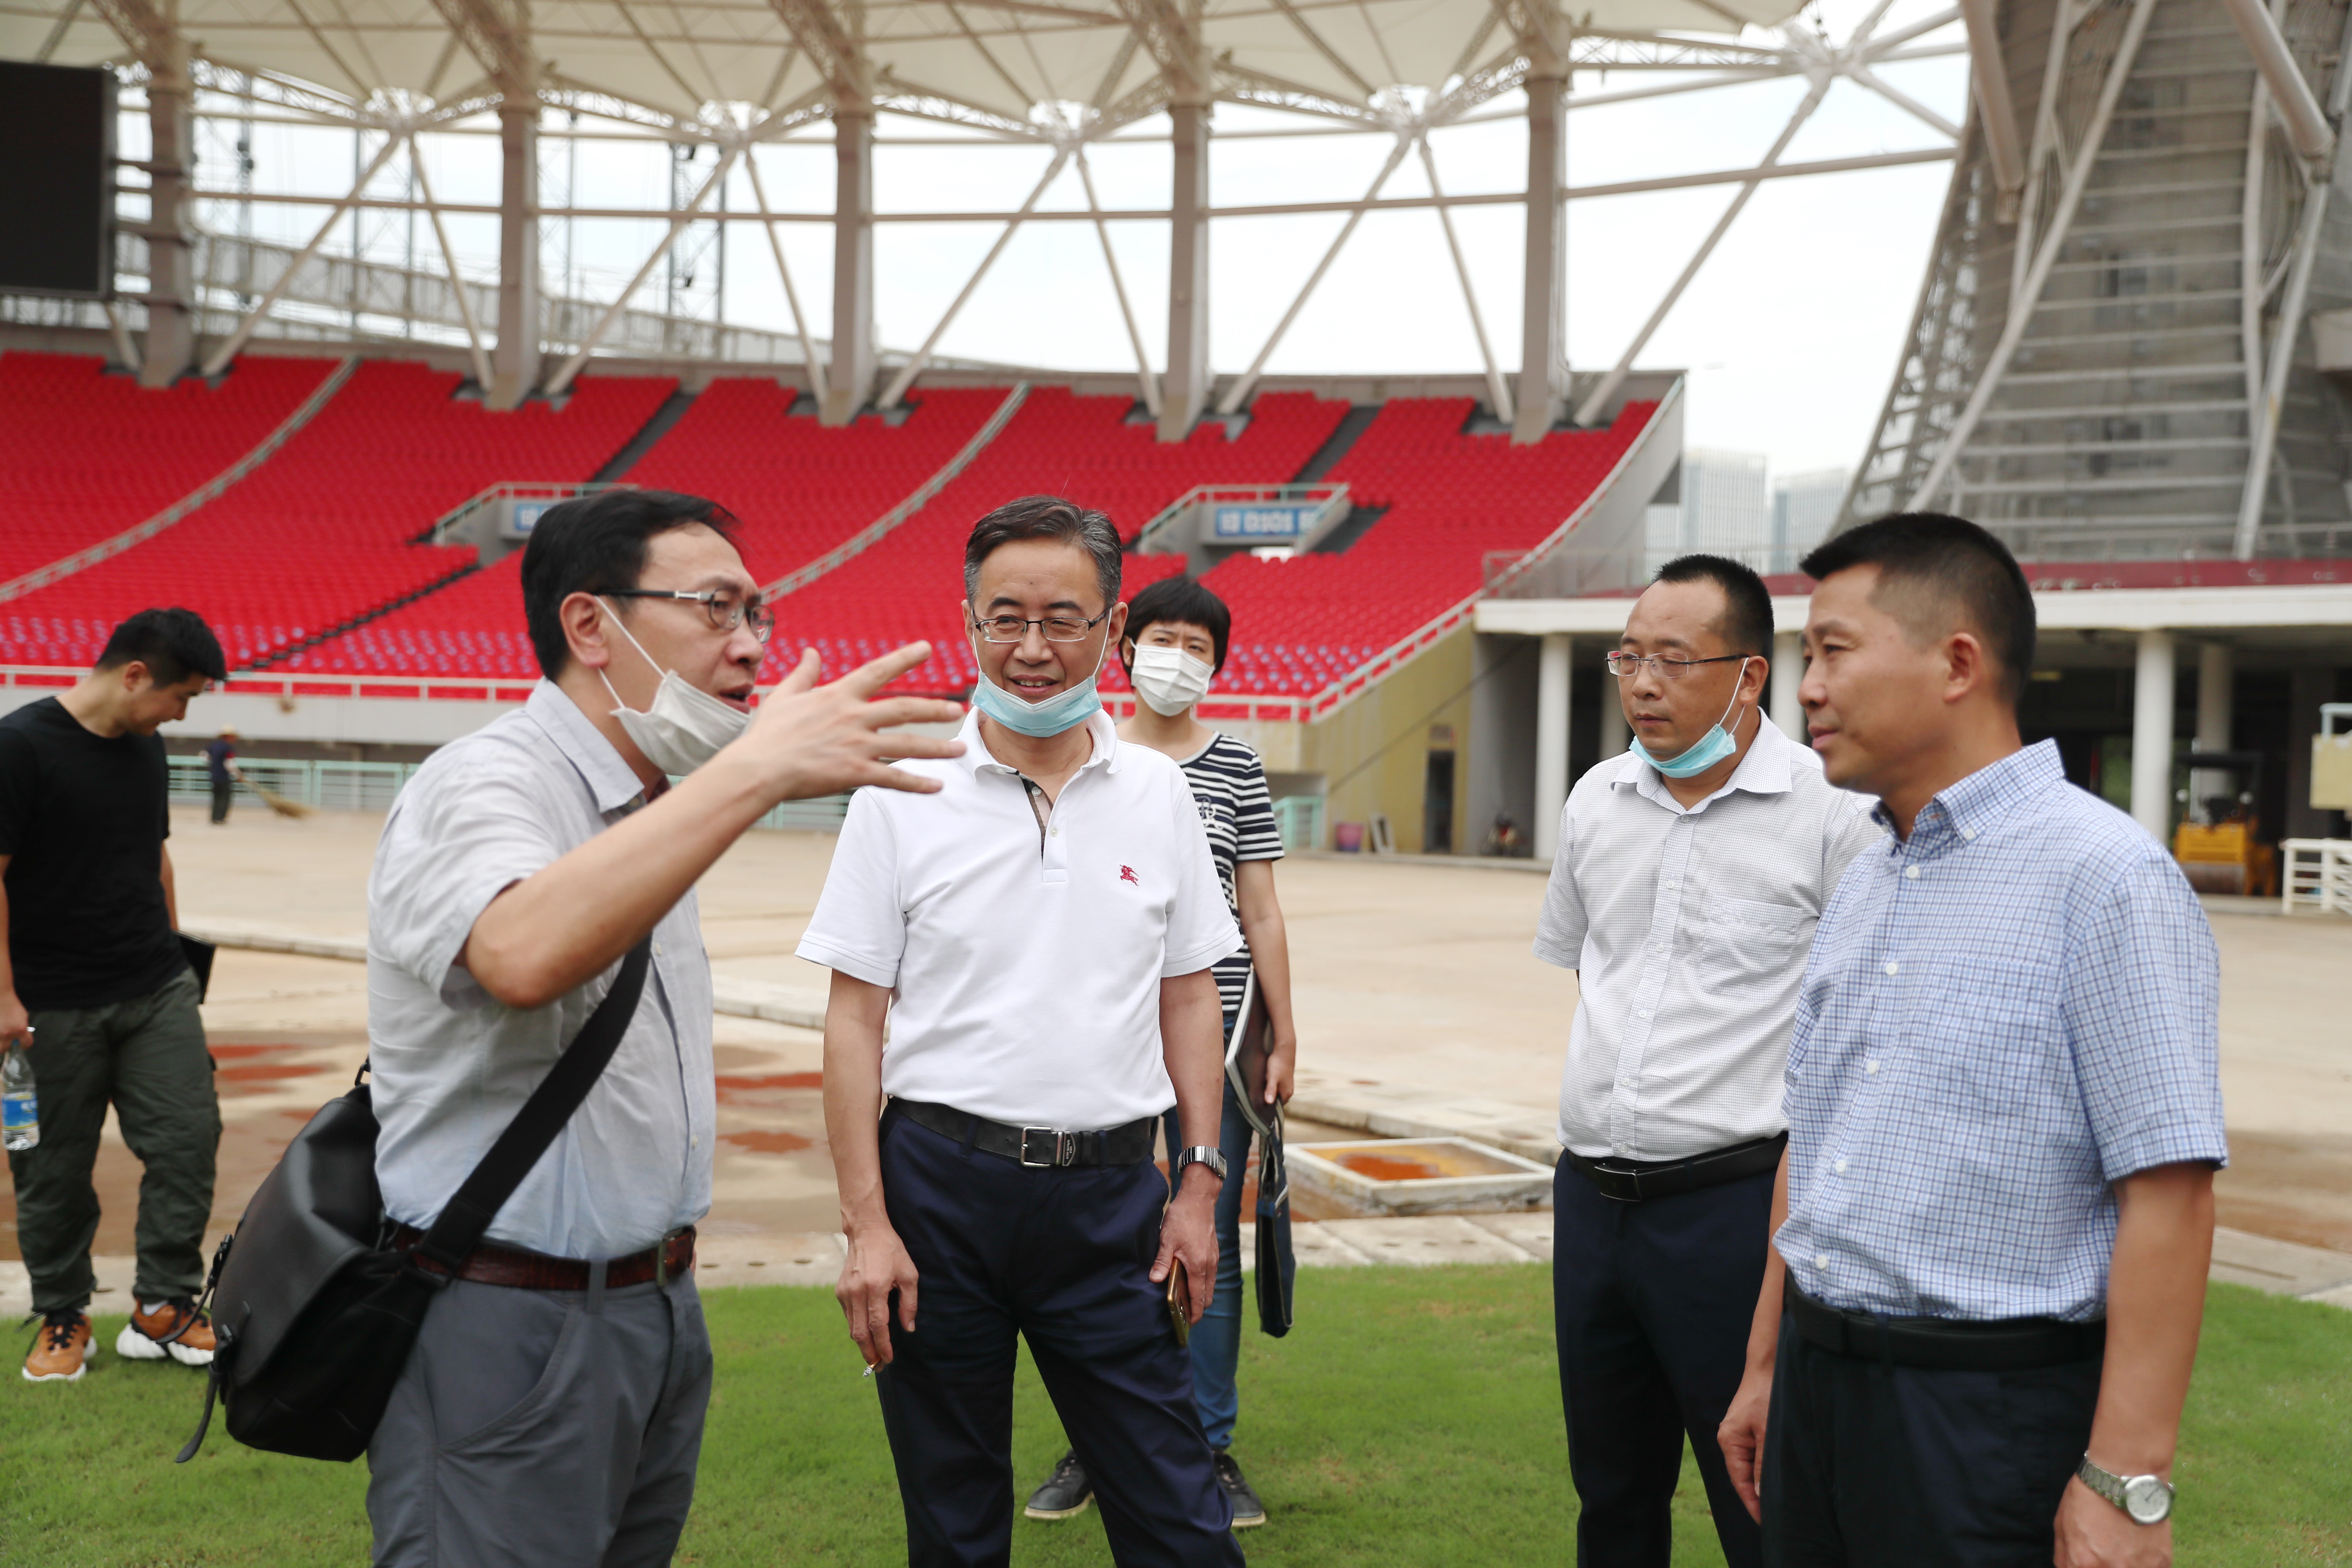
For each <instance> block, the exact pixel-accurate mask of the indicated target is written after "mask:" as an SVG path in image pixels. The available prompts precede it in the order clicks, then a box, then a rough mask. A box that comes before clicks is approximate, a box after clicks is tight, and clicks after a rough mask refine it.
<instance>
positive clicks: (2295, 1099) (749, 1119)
mask: <svg viewBox="0 0 2352 1568" xmlns="http://www.w3.org/2000/svg"><path fill="white" fill-rule="evenodd" d="M381 820H382V819H381V817H380V816H373V815H369V814H361V813H321V814H319V815H317V816H311V817H309V818H306V819H303V820H299V821H290V820H285V819H281V818H277V817H273V816H268V815H266V814H262V813H258V812H254V811H240V812H239V813H238V814H237V815H236V817H235V818H234V819H233V820H232V822H231V823H230V824H229V825H228V826H226V827H222V828H214V827H212V826H209V825H208V824H207V823H206V822H205V816H204V813H203V812H201V811H199V810H194V809H188V810H181V811H176V812H175V813H174V814H173V839H172V843H171V847H172V851H173V862H174V865H175V866H176V868H177V870H178V879H179V889H180V900H181V910H182V918H183V923H184V924H185V925H186V926H188V927H190V928H191V929H199V930H201V929H207V928H209V929H212V930H214V931H218V932H221V933H223V934H233V933H246V934H248V935H250V934H253V933H264V934H266V935H267V936H268V937H269V938H271V939H276V940H282V939H284V938H288V937H299V938H302V939H304V940H306V941H309V942H314V943H316V944H317V945H318V946H320V948H321V949H322V950H323V951H337V952H356V951H357V950H358V946H359V944H360V942H361V941H362V938H363V934H364V931H365V928H366V896H365V889H366V878H367V870H368V865H369V861H370V858H371V857H372V855H373V849H374V844H375V837H376V833H377V831H378V828H379V826H381ZM833 842H834V841H833V839H832V837H830V836H828V835H824V834H808V833H783V832H773V833H755V834H752V835H751V836H749V837H746V838H745V839H744V840H743V841H742V842H741V843H740V845H739V846H738V847H736V848H735V849H734V850H732V851H731V852H730V854H729V855H728V856H727V857H726V858H724V859H723V860H722V861H720V862H719V865H718V866H717V867H715V868H713V869H712V871H711V873H710V874H709V876H708V877H707V878H705V879H704V880H703V883H702V885H701V889H700V894H701V900H702V916H703V930H704V936H705V941H706V942H707V944H708V945H709V951H710V956H711V962H712V966H713V970H714V973H715V977H716V979H717V982H718V985H719V993H720V996H721V1005H722V1007H724V1008H730V1009H731V1010H732V1011H733V1012H735V1013H738V1014H748V1013H755V1012H756V1013H761V1014H764V1015H765V1016H721V1017H720V1018H719V1020H718V1026H717V1039H718V1046H719V1050H718V1058H719V1075H720V1076H719V1099H720V1111H719V1115H720V1126H721V1139H722V1142H723V1147H722V1149H721V1150H720V1152H719V1164H718V1171H717V1178H716V1184H715V1189H714V1205H713V1209H712V1214H711V1217H710V1219H709V1222H708V1223H707V1224H706V1226H705V1227H704V1228H705V1234H706V1235H707V1236H709V1237H710V1252H709V1257H710V1259H711V1260H712V1261H714V1262H716V1263H718V1264H719V1268H718V1269H717V1270H715V1271H714V1275H717V1274H724V1273H727V1272H729V1271H730V1269H729V1267H728V1266H729V1264H730V1262H732V1263H733V1265H734V1266H735V1268H739V1269H740V1270H743V1271H744V1272H745V1273H747V1274H748V1272H749V1270H750V1269H751V1267H752V1265H753V1264H754V1263H757V1264H758V1265H759V1266H760V1267H761V1268H763V1269H765V1268H774V1269H775V1270H776V1273H775V1274H773V1275H769V1276H764V1277H769V1278H782V1277H784V1276H785V1275H786V1274H788V1273H790V1272H792V1271H793V1270H795V1269H798V1268H809V1269H814V1270H816V1271H817V1272H819V1273H824V1274H825V1276H826V1277H827V1278H829V1277H830V1276H829V1273H828V1272H827V1270H829V1269H830V1268H831V1264H830V1263H829V1262H826V1261H825V1260H824V1258H823V1257H822V1256H821V1254H822V1253H823V1250H824V1247H826V1246H829V1245H830V1243H829V1242H828V1241H827V1240H826V1233H829V1232H830V1231H831V1230H832V1228H833V1226H834V1225H835V1197H834V1190H833V1179H832V1168H831V1163H830V1162H829V1160H828V1159H827V1158H826V1155H825V1152H824V1125H823V1115H822V1110H821V1106H820V1102H819V1095H818V1089H817V1074H818V1070H819V1068H820V1067H821V1065H822V1049H821V1040H820V1037H819V1036H818V1035H817V1033H816V1032H815V1031H814V1029H813V1028H809V1027H803V1026H797V1025H795V1024H792V1023H782V1022H775V1021H772V1020H773V1019H776V1018H794V1019H801V1020H803V1021H806V1022H809V1023H814V1021H815V1019H816V1018H817V1017H818V1016H820V1015H821V1010H822V1005H823V996H824V983H825V980H824V972H822V971H820V970H818V969H815V968H814V967H813V966H811V965H809V964H806V963H803V962H801V961H800V960H799V959H797V958H794V957H793V955H792V949H793V944H794V942H796V941H797V940H798V938H799V936H800V934H801V931H802V930H803V927H804V926H805V924H806V922H807V921H808V918H809V915H810V913H811V911H812V910H813V909H814V903H815V899H816V895H817V891H818V889H819V887H820V886H821V884H822V880H823V878H824V869H825V866H826V864H827V862H828V860H829V858H830V856H831V853H832V848H833ZM1278 881H1279V886H1280V889H1281V894H1282V900H1283V908H1284V912H1285V914H1286V917H1287V920H1288V922H1289V927H1290V936H1291V951H1292V956H1293V964H1294V968H1295V970H1296V973H1297V982H1296V984H1297V1013H1298V1018H1299V1030H1300V1037H1301V1048H1300V1056H1301V1068H1300V1079H1301V1090H1300V1100H1299V1102H1298V1104H1297V1108H1296V1110H1298V1111H1300V1112H1303V1113H1304V1115H1303V1116H1300V1117H1297V1118H1296V1119H1295V1121H1296V1125H1295V1126H1294V1139H1295V1140H1296V1141H1301V1142H1304V1141H1311V1140H1314V1139H1316V1138H1318V1137H1332V1138H1342V1137H1347V1136H1350V1135H1351V1133H1350V1132H1349V1131H1347V1130H1350V1129H1368V1130H1370V1131H1373V1132H1376V1133H1381V1134H1397V1135H1402V1134H1412V1135H1423V1134H1428V1133H1433V1132H1451V1131H1472V1132H1475V1133H1476V1134H1477V1135H1479V1136H1482V1137H1484V1138H1486V1139H1487V1140H1488V1141H1490V1142H1496V1143H1499V1144H1501V1145H1503V1146H1505V1147H1508V1148H1514V1149H1516V1150H1517V1151H1518V1152H1523V1153H1528V1154H1541V1153H1543V1152H1545V1151H1547V1150H1548V1149H1549V1146H1550V1142H1551V1140H1550V1127H1551V1121H1552V1105H1553V1100H1554V1096H1555V1093H1556V1089H1557V1086H1558V1081H1559V1068H1560V1058H1561V1054H1562V1052H1563V1050H1564V1048H1565V1045H1566V1038H1567V1029H1568V1022H1569V1019H1570V1016H1571V1015H1572V1013H1573V1011H1574V1008H1575V1005H1576V980H1575V977H1574V976H1573V975H1572V974H1569V973H1564V972H1562V971H1559V970H1555V969H1552V968H1550V967H1549V966H1547V965H1545V964H1542V963H1538V962H1537V961H1536V960H1535V959H1534V958H1533V957H1532V956H1531V955H1530V953H1529V952H1528V942H1529V940H1530V938H1531V935H1532V933H1533V931H1534V927H1535V920H1536V915H1537V910H1538V905H1539V903H1540V900H1541V896H1542V891H1543V879H1542V877H1541V876H1540V875H1538V874H1535V873H1533V872H1530V871H1526V870H1518V869H1504V868H1499V867H1493V866H1491V865H1490V866H1486V867H1465V866H1462V865H1458V864H1453V865H1449V864H1444V863H1442V862H1439V863H1432V862H1428V861H1421V860H1414V861H1410V862H1403V861H1382V860H1376V859H1366V858H1358V857H1352V856H1303V857H1297V858H1293V859H1291V860H1289V861H1286V863H1285V864H1284V865H1283V867H1282V868H1281V869H1280V872H1279V874H1278ZM2212 918H2213V927H2214V935H2215V938H2216V940H2217V942H2219V944H2220V948H2221V978H2222V1022H2221V1050H2222V1074H2223V1089H2224V1093H2225V1095H2226V1097H2227V1103H2228V1107H2229V1120H2230V1128H2231V1150H2232V1163H2231V1169H2230V1170H2229V1171H2228V1172H2226V1173H2224V1174H2223V1175H2222V1177H2221V1182H2220V1185H2219V1189H2218V1190H2219V1194H2220V1204H2221V1221H2222V1224H2223V1225H2224V1226H2229V1227H2231V1228H2232V1229H2233V1230H2234V1231H2239V1232H2243V1233H2247V1235H2248V1237H2249V1240H2248V1241H2247V1242H2246V1243H2244V1244H2243V1245H2240V1244H2237V1243H2234V1242H2233V1243H2231V1244H2230V1245H2231V1247H2236V1249H2237V1250H2236V1251H2235V1252H2231V1257H2232V1258H2237V1257H2238V1255H2239V1254H2240V1253H2242V1254H2243V1258H2242V1259H2241V1260H2240V1261H2241V1262H2242V1264H2243V1266H2244V1269H2245V1270H2246V1271H2247V1272H2246V1278H2247V1279H2248V1281H2249V1282H2255V1281H2257V1280H2259V1279H2261V1278H2263V1274H2264V1271H2265V1270H2268V1272H2269V1273H2270V1274H2272V1275H2274V1276H2276V1277H2277V1278H2278V1279H2282V1280H2289V1279H2291V1280H2293V1281H2296V1282H2298V1283H2297V1284H2296V1285H2295V1287H2294V1288H2295V1289H2296V1293H2298V1294H2301V1293H2305V1292H2306V1291H2310V1290H2314V1289H2316V1288H2317V1287H2319V1286H2321V1285H2327V1284H2329V1283H2330V1281H2331V1279H2332V1282H2333V1284H2336V1285H2340V1284H2342V1283H2344V1282H2346V1281H2347V1280H2352V1260H2347V1267H2346V1268H2343V1269H2342V1270H2340V1271H2339V1272H2337V1273H2336V1274H2335V1275H2333V1276H2331V1273H2330V1271H2331V1269H2332V1268H2333V1267H2334V1266H2333V1265H2332V1264H2331V1262H2330V1261H2329V1259H2327V1258H2325V1257H2320V1258H2312V1257H2309V1256H2306V1255H2305V1253H2303V1252H2301V1251H2299V1250H2294V1248H2295V1247H2304V1248H2308V1247H2318V1248H2323V1249H2326V1250H2327V1251H2328V1252H2332V1253H2337V1254H2352V1031H2347V1028H2346V1027H2345V1025H2344V1023H2343V1018H2342V1012H2343V1008H2344V1005H2345V1001H2346V1000H2347V997H2346V995H2345V994H2344V993H2342V992H2341V991H2340V990H2339V989H2337V987H2340V985H2341V984H2342V981H2343V977H2344V976H2345V975H2346V974H2347V973H2352V920H2345V919H2343V918H2341V917H2336V916H2316V915H2313V916H2298V917H2295V918H2293V919H2287V918H2282V917H2278V916H2274V915H2264V914H2255V913H2250V912H2239V910H2231V911H2229V912H2223V913H2216V914H2215V915H2214V916H2213V917H2212ZM366 1004H367V997H366V984H365V976H364V972H363V971H362V968H361V966H360V965H359V964H357V963H352V962H349V961H348V959H341V958H331V957H318V956H309V955H305V954H302V953H293V952H257V951H250V950H245V949H239V948H225V949H224V950H223V951H222V952H221V954H220V956H219V961H218V966H217V968H216V969H215V974H214V979H213V989H212V994H211V997H210V999H209V1001H208V1002H207V1004H206V1005H205V1025H206V1028H207V1031H208V1033H209V1035H210V1037H211V1038H212V1040H213V1042H214V1054H215V1057H216V1058H218V1059H219V1062H220V1068H221V1072H220V1085H221V1091H222V1110H223V1113H224V1119H225V1121H226V1127H227V1131H226V1136H225V1139H224V1143H223V1148H222V1155H221V1169H220V1182H219V1188H218V1191H217V1193H216V1195H215V1206H214V1224H215V1227H216V1228H218V1229H226V1228H227V1227H228V1226H231V1225H233V1224H234V1223H235V1220H236V1215H238V1214H239V1213H240V1212H241V1211H242V1209H243V1207H244V1205H245V1201H246V1199H247V1196H248V1195H249V1194H250V1193H251V1191H252V1188H253V1185H254V1184H256V1183H257V1181H258V1180H259V1179H260V1178H261V1176H262V1175H263V1174H264V1173H266V1172H267V1171H268V1168H269V1166H270V1165H271V1163H273V1162H274V1161H275V1159H276V1158H277V1155H278V1151H279V1150H281V1149H282V1148H283V1147H284V1146H285V1143H286V1141H287V1140H288V1139H289V1138H290V1137H291V1136H292V1135H293V1133H294V1132H295V1131H296V1130H298V1129H299V1126H300V1125H301V1122H302V1121H303V1120H304V1119H305V1118H307V1117H308V1116H309V1115H310V1113H311V1111H313V1110H315V1109H316V1108H317V1107H318V1106H319V1105H320V1103H322V1102H323V1101H324V1100H327V1099H329V1098H331V1097H332V1096H333V1095H335V1094H337V1093H340V1092H341V1090H342V1089H343V1088H344V1087H345V1086H347V1085H348V1084H349V1083H350V1082H351V1080H352V1072H353V1070H354V1069H355V1068H357V1066H358V1065H359V1062H360V1061H361V1059H362V1058H363V1057H364V1055H365V1049H366ZM2331 1019H2332V1020H2333V1021H2332V1022H2331V1021H2330V1020H2331ZM1352 1135H1360V1133H1355V1134H1352ZM137 1182H138V1167H137V1164H136V1163H135V1162H134V1161H132V1160H131V1156H130V1153H129V1152H128V1151H127V1150H125V1149H124V1148H122V1146H121V1142H120V1139H119V1137H117V1136H115V1135H114V1134H113V1133H112V1132H111V1131H110V1135H109V1138H108V1142H107V1147H106V1149H105V1151H104V1152H103V1154H102V1156H101V1162H100V1193H101V1199H102V1202H103V1204H104V1206H105V1217H104V1219H103V1221H102V1223H101V1225H100V1234H99V1238H98V1245H97V1251H98V1252H99V1253H100V1254H102V1255H108V1256H120V1255H122V1254H127V1253H128V1252H129V1251H130V1250H131V1217H132V1205H133V1200H134V1194H135V1192H136V1187H137ZM1301 1212H1302V1217H1306V1218H1327V1217H1328V1218H1335V1219H1336V1218H1339V1217H1340V1216H1341V1215H1343V1214H1344V1211H1343V1210H1341V1209H1339V1208H1338V1207H1337V1206H1328V1207H1318V1206H1317V1205H1315V1203H1314V1201H1313V1199H1312V1198H1311V1197H1308V1198H1307V1200H1306V1201H1305V1203H1304V1205H1303V1206H1302V1211H1301ZM14 1217H15V1207H14V1198H13V1194H6V1195H5V1196H4V1197H0V1258H5V1259H13V1258H16V1237H15V1225H14ZM1464 1223H1467V1222H1459V1221H1443V1222H1440V1221H1415V1222H1391V1224H1402V1225H1417V1226H1422V1227H1423V1229H1428V1228H1429V1227H1430V1226H1436V1228H1437V1230H1438V1231H1443V1232H1444V1233H1445V1234H1447V1235H1449V1236H1452V1237H1454V1240H1453V1242H1450V1243H1448V1244H1446V1246H1444V1247H1439V1248H1438V1251H1439V1252H1440V1253H1445V1252H1449V1251H1450V1250H1452V1249H1453V1248H1454V1244H1455V1243H1460V1244H1462V1245H1471V1246H1474V1247H1475V1250H1477V1251H1479V1252H1480V1253H1481V1254H1484V1253H1486V1251H1488V1250H1491V1249H1490V1248H1489V1245H1488V1240H1479V1239H1475V1238H1471V1239H1469V1240H1465V1237H1463V1236H1460V1235H1455V1234H1454V1233H1455V1232H1456V1231H1457V1230H1458V1229H1459V1227H1460V1226H1461V1225H1462V1224H1464ZM1530 1224H1533V1225H1536V1226H1538V1227H1539V1228H1540V1229H1541V1231H1542V1237H1541V1241H1540V1246H1539V1247H1538V1246H1533V1245H1529V1238H1530V1237H1532V1236H1533V1235H1534V1233H1533V1232H1532V1231H1529V1230H1528V1226H1529V1225H1530ZM1498 1226H1500V1227H1503V1228H1501V1229H1497V1228H1496V1227H1498ZM1476 1228H1478V1229H1479V1232H1480V1236H1481V1237H1487V1238H1489V1239H1491V1240H1492V1242H1493V1244H1494V1245H1495V1246H1497V1247H1503V1248H1506V1249H1507V1250H1509V1251H1512V1252H1516V1253H1517V1256H1520V1257H1533V1256H1539V1255H1541V1254H1544V1253H1548V1251H1549V1226H1548V1216H1543V1215H1513V1216H1500V1215H1497V1216H1485V1217H1483V1218H1482V1219H1481V1220H1480V1221H1479V1222H1478V1224H1477V1227H1476ZM1382 1234H1384V1235H1385V1234H1390V1233H1388V1232H1383V1233H1382ZM1397 1234H1402V1233H1397ZM1433 1234H1435V1233H1434V1232H1433ZM2255 1237H2260V1238H2268V1239H2269V1240H2270V1241H2272V1242H2274V1243H2278V1244H2285V1245H2287V1246H2288V1247H2290V1250H2288V1251H2284V1252H2280V1251H2276V1250H2273V1251H2263V1248H2262V1247H2261V1245H2260V1243H2259V1242H2257V1241H2255V1240H2253V1239H2252V1238H2255ZM1426 1241H1427V1238H1425V1237H1424V1238H1423V1241H1416V1242H1412V1243H1410V1244H1407V1243H1404V1242H1400V1243H1399V1247H1402V1248H1403V1249H1404V1250H1406V1251H1412V1250H1414V1249H1415V1248H1417V1247H1422V1246H1423V1243H1424V1242H1426ZM1428 1245H1432V1246H1434V1245H1436V1244H1435V1243H1428ZM1316 1246H1317V1247H1327V1243H1326V1242H1325V1241H1318V1242H1317V1243H1316ZM1328 1250H1330V1251H1331V1254H1332V1256H1333V1257H1334V1258H1338V1259H1339V1260H1342V1261H1346V1260H1349V1259H1348V1258H1347V1257H1346V1254H1347V1252H1348V1250H1349V1244H1348V1243H1347V1242H1346V1241H1345V1239H1344V1237H1342V1235H1341V1233H1340V1231H1339V1230H1334V1231H1333V1232H1332V1233H1331V1235H1330V1237H1328ZM1353 1250H1354V1251H1355V1252H1356V1253H1358V1254H1360V1255H1362V1256H1367V1257H1377V1256H1380V1255H1381V1254H1382V1253H1384V1252H1385V1253H1391V1254H1393V1253H1394V1252H1395V1250H1396V1249H1395V1248H1391V1247H1388V1245H1387V1244H1386V1243H1385V1242H1376V1243H1374V1244H1372V1245H1371V1246H1370V1247H1364V1246H1361V1245H1356V1246H1354V1247H1353ZM2225 1250H2227V1248H2225ZM1434 1255H1436V1254H1433V1256H1434ZM833 1256H837V1254H834V1255H833ZM800 1258H807V1259H808V1261H807V1262H806V1263H805V1264H803V1263H799V1262H796V1261H795V1260H796V1259H800ZM2231 1267H2233V1268H2234V1267H2237V1265H2235V1264H2233V1265H2231ZM6 1272H8V1273H10V1274H14V1273H15V1270H13V1269H9V1270H7V1271H6ZM2225 1272H2226V1270H2225ZM16 1278H19V1279H21V1276H16ZM711 1282H712V1283H720V1282H722V1281H721V1280H720V1279H718V1278H716V1277H714V1278H713V1279H712V1280H711ZM8 1283H9V1282H8V1281H0V1296H5V1295H6V1294H9V1293H10V1292H9V1291H8V1290H7V1289H6V1285H7V1284H8ZM2331 1289H2332V1286H2331Z"/></svg>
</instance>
